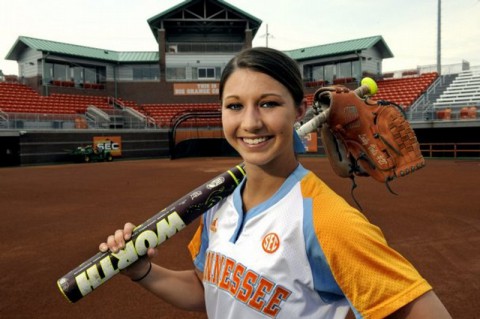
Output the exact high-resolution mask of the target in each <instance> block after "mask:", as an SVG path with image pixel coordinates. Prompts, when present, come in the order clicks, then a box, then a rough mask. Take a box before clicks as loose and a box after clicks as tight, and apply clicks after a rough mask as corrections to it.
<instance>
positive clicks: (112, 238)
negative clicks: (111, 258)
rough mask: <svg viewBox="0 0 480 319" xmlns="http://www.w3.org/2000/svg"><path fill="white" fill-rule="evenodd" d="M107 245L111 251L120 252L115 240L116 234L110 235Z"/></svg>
mask: <svg viewBox="0 0 480 319" xmlns="http://www.w3.org/2000/svg"><path fill="white" fill-rule="evenodd" d="M107 245H108V248H109V249H110V251H111V252H113V253H116V252H118V249H119V247H118V243H117V241H116V240H115V236H113V235H110V236H108V238H107Z"/></svg>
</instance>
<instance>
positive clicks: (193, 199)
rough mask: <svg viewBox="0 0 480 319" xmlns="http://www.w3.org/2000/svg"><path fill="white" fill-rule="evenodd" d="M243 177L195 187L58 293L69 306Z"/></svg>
mask: <svg viewBox="0 0 480 319" xmlns="http://www.w3.org/2000/svg"><path fill="white" fill-rule="evenodd" d="M370 90H371V87H370V86H368V85H362V86H360V87H359V88H357V89H356V90H355V92H356V93H357V94H358V95H359V96H363V95H365V94H368V92H370ZM328 111H329V110H328V109H327V110H322V112H320V113H318V114H316V115H315V116H313V117H312V118H311V119H310V120H309V121H308V122H306V123H305V124H303V125H302V126H300V128H298V129H297V133H298V135H299V136H301V137H302V136H305V135H307V134H308V133H310V132H313V131H316V130H317V129H318V128H319V127H321V126H322V124H323V123H325V122H326V120H327V117H328ZM244 177H245V171H244V166H243V164H239V165H237V166H235V167H233V168H231V169H229V170H227V171H226V172H224V173H222V174H220V175H218V176H216V177H215V178H213V179H212V180H210V181H208V182H207V183H205V184H203V185H201V186H199V187H197V188H196V189H194V190H193V191H191V192H189V193H188V194H186V195H184V196H182V197H181V198H180V199H178V200H177V201H175V202H174V203H172V204H171V205H169V206H168V207H166V208H165V209H163V210H161V211H160V212H159V213H157V214H156V215H154V216H152V217H151V218H149V219H148V220H146V221H145V222H144V223H142V224H141V225H139V226H138V227H136V228H135V230H134V231H133V234H132V238H131V240H129V241H128V242H127V243H126V246H125V248H124V249H122V250H120V251H119V252H117V253H112V252H110V251H108V252H99V253H97V254H96V255H94V256H93V257H91V258H90V259H88V260H86V261H85V262H84V263H82V264H81V265H80V266H78V267H76V268H75V269H73V270H71V271H70V272H68V273H67V274H65V275H64V276H62V277H61V278H60V279H58V280H57V286H58V288H59V289H60V291H61V293H62V294H63V295H64V296H65V298H67V300H68V301H70V302H72V303H73V302H76V301H78V300H80V299H82V298H83V297H85V296H86V295H87V294H89V293H91V292H92V291H94V290H95V289H97V288H98V287H99V286H100V285H102V284H103V283H105V282H106V281H108V280H109V279H110V278H112V277H113V276H114V275H116V274H118V273H119V272H120V270H122V269H125V268H127V267H128V266H129V265H131V264H133V263H134V262H135V261H137V260H138V259H139V258H140V257H142V256H144V255H146V253H147V249H148V248H149V247H156V246H158V245H160V244H162V243H163V242H164V241H166V240H167V239H169V238H171V237H172V236H174V235H175V234H176V233H177V232H179V231H181V230H182V229H183V228H185V227H186V226H187V225H188V224H190V223H191V222H193V221H194V220H195V219H196V218H198V217H199V216H200V215H202V214H203V213H204V212H206V211H207V210H208V209H209V208H211V207H213V206H214V205H216V204H217V203H218V202H220V201H221V200H222V199H224V198H226V197H227V196H228V195H230V194H231V193H232V192H233V191H234V189H235V188H236V187H237V185H238V184H239V183H240V182H241V181H242V180H243V178H244Z"/></svg>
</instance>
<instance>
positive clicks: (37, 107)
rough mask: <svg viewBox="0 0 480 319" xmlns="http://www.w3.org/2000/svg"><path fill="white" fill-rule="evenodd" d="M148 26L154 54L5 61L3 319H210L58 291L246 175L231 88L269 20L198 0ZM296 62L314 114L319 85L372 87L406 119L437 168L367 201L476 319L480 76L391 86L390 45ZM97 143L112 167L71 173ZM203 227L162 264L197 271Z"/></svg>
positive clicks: (127, 288) (419, 70)
mask: <svg viewBox="0 0 480 319" xmlns="http://www.w3.org/2000/svg"><path fill="white" fill-rule="evenodd" d="M147 23H148V25H149V29H150V32H151V34H149V36H151V37H153V38H152V42H155V43H156V44H157V46H158V50H157V51H145V52H143V51H142V52H139V51H133V50H132V51H116V50H111V49H109V48H102V47H91V46H85V45H82V43H76V42H75V41H72V43H67V42H63V41H56V40H55V37H54V36H53V39H43V38H38V37H30V36H28V35H19V36H18V38H17V40H16V41H15V42H14V43H12V44H11V48H10V50H9V51H8V52H7V53H6V59H7V60H10V61H16V63H17V64H18V75H5V74H3V73H2V72H0V202H1V203H2V208H1V209H0V211H1V213H0V215H1V216H2V218H4V220H5V221H6V222H5V223H2V227H1V228H0V233H1V234H2V235H1V236H2V237H0V243H1V244H0V245H1V246H0V247H1V249H2V258H1V260H0V270H1V271H2V273H4V274H5V276H3V278H2V279H0V281H1V284H0V293H1V295H2V301H1V302H0V316H2V318H64V317H65V316H68V317H69V318H71V319H75V318H97V317H101V318H118V317H120V316H130V317H133V318H149V317H152V316H156V317H157V316H158V317H161V318H197V319H205V318H206V315H205V314H203V313H196V312H186V311H182V310H179V309H176V308H174V307H173V306H170V305H169V304H167V303H164V302H162V301H159V300H158V299H157V298H155V297H154V296H152V295H151V294H149V293H147V292H146V291H145V290H143V289H141V288H138V289H132V285H131V283H130V281H129V280H127V279H126V278H123V276H117V277H116V278H114V279H112V280H111V282H109V283H108V284H106V285H105V286H106V287H102V288H100V289H98V290H96V291H95V293H92V295H91V296H88V297H86V298H84V299H83V300H81V301H79V302H78V303H75V304H70V303H68V302H67V301H66V300H65V298H64V296H62V294H61V293H60V292H59V291H58V287H57V286H56V281H57V280H58V279H59V278H60V276H62V275H63V274H65V273H66V272H68V271H70V270H71V269H73V268H74V267H75V266H77V265H79V264H80V263H82V262H84V261H85V260H86V259H87V258H88V257H91V256H92V255H94V254H95V253H97V247H98V243H99V242H100V241H101V240H104V237H105V235H106V234H110V233H111V232H112V230H113V229H115V228H118V226H119V225H120V224H122V223H123V222H125V221H132V222H135V223H137V224H139V223H142V222H144V221H146V220H147V219H148V218H150V217H151V216H152V215H154V214H156V213H157V212H159V211H160V210H161V209H162V208H165V207H167V206H168V205H169V204H171V203H174V202H175V201H176V200H178V199H179V198H180V197H181V196H183V195H185V194H188V192H190V191H192V189H194V188H195V187H197V186H199V185H202V184H203V183H205V182H206V181H208V180H210V179H211V178H214V177H215V176H217V175H218V174H221V173H224V172H225V171H226V170H228V169H229V168H231V167H233V166H235V165H237V164H238V163H239V160H240V159H239V157H238V155H237V154H236V153H235V152H234V150H233V149H232V148H231V147H230V146H229V145H228V143H227V142H226V141H225V139H224V136H223V132H222V127H221V120H220V116H221V114H220V102H219V98H218V83H219V79H220V75H221V72H222V70H223V68H224V66H225V65H226V63H227V62H228V61H229V60H230V59H231V58H232V57H233V56H234V55H235V54H236V53H238V52H239V51H241V50H242V49H244V48H250V47H252V46H253V40H254V39H255V38H256V37H258V36H260V35H259V34H258V33H259V30H260V26H261V25H262V24H263V23H264V22H263V21H262V20H261V19H260V18H258V17H255V16H253V15H251V14H250V13H248V12H245V11H244V10H242V9H241V8H239V7H236V6H233V5H231V4H229V3H228V1H223V0H186V1H183V2H181V3H180V4H178V5H176V6H173V7H171V8H169V9H167V10H165V11H162V12H160V13H158V14H156V15H154V16H152V17H151V18H149V19H148V20H147ZM284 52H285V53H286V54H287V55H289V56H290V57H292V58H293V59H294V60H296V61H297V63H298V66H299V68H300V71H301V73H302V75H303V81H304V89H305V93H306V97H307V99H308V101H309V103H310V104H311V103H312V98H313V94H314V93H315V92H316V90H317V89H319V88H321V87H324V86H329V85H334V84H341V85H344V86H346V87H348V88H351V89H355V88H357V87H358V86H359V85H360V81H361V79H362V78H364V77H371V78H373V79H375V81H376V82H377V84H378V87H379V91H378V93H377V94H375V95H374V96H372V98H373V99H375V100H386V101H391V102H394V103H396V104H398V105H399V106H400V107H401V108H402V109H403V111H404V112H405V116H406V118H407V120H408V121H409V123H410V124H411V126H412V128H413V129H414V131H415V133H416V135H417V138H418V141H419V142H420V145H421V149H422V154H423V156H424V157H425V159H426V161H427V166H426V168H423V169H422V170H421V171H419V172H416V173H415V174H412V175H411V176H409V177H408V178H399V179H398V180H395V181H394V183H392V185H391V186H392V189H393V190H394V192H395V193H398V194H399V196H395V195H393V194H391V193H389V192H388V191H387V190H386V188H385V185H383V184H381V183H376V182H374V181H371V179H364V178H358V179H357V183H358V189H357V190H356V191H355V192H356V197H357V199H358V200H359V202H360V203H361V204H362V207H363V208H364V209H365V215H366V216H367V217H368V219H369V220H371V222H372V223H374V224H376V225H379V227H380V228H381V229H382V231H384V232H385V236H386V238H388V241H389V244H390V245H391V246H392V247H394V248H395V249H397V250H398V251H399V252H400V253H401V254H403V255H405V257H406V258H407V259H409V260H411V261H412V263H413V264H414V265H415V266H416V267H417V268H418V270H419V271H420V273H421V274H422V275H423V276H424V277H425V278H426V279H427V280H428V281H429V282H430V283H431V284H432V286H433V287H434V290H435V291H436V293H437V294H438V296H439V297H440V298H441V300H442V301H443V302H444V303H445V306H446V307H447V309H448V310H449V312H450V313H451V315H452V316H453V317H454V318H476V317H477V316H478V312H479V311H480V303H479V301H478V298H476V297H475V296H478V294H479V293H480V288H479V287H480V281H479V279H480V276H479V274H480V264H479V260H480V256H479V250H478V247H479V244H480V232H479V229H480V220H479V214H478V212H479V207H480V197H479V196H478V181H479V178H480V170H479V168H480V166H479V161H478V159H479V158H480V140H479V137H480V113H479V109H480V66H474V65H470V63H469V62H468V61H463V62H462V63H459V64H449V65H442V66H441V67H440V68H439V66H438V65H425V66H415V67H412V68H409V69H402V70H398V71H394V72H384V71H383V62H384V60H385V59H391V58H393V57H394V52H392V50H391V49H390V48H389V45H388V43H387V41H385V39H384V37H383V36H382V35H379V34H372V35H366V36H365V37H359V38H353V39H351V38H345V39H341V40H340V41H337V42H333V43H329V44H321V45H315V46H308V47H299V48H297V49H292V50H286V51H284ZM305 143H306V145H305V146H306V154H304V155H300V160H301V162H302V164H303V165H304V166H305V167H306V168H308V169H309V170H312V171H313V172H315V173H316V174H318V175H319V176H321V178H322V179H323V180H325V182H326V183H327V184H328V185H330V186H331V188H332V189H334V190H335V191H336V192H337V193H339V194H340V195H341V196H342V197H344V198H345V200H346V201H348V202H349V203H350V204H351V205H352V206H355V202H354V200H353V198H352V193H351V192H352V189H351V183H350V181H349V180H346V179H341V178H338V176H337V175H335V174H334V172H333V171H332V169H331V167H330V165H329V162H328V158H327V157H326V156H325V150H324V147H323V145H322V140H321V137H320V136H319V134H317V133H311V134H310V135H309V136H308V138H307V139H306V140H305ZM89 145H92V146H94V147H96V148H98V149H103V150H108V151H109V153H110V154H111V155H112V156H113V158H114V161H113V162H112V163H110V162H109V163H106V162H105V163H86V162H85V163H73V162H74V157H73V156H72V152H73V151H74V150H76V149H78V148H79V147H86V146H89ZM84 159H85V158H84ZM89 159H91V158H89ZM170 159H175V160H170ZM89 161H90V160H89ZM197 225H198V224H197V222H192V224H191V225H189V226H188V227H186V229H185V230H183V231H182V232H179V233H178V234H177V235H175V236H176V237H175V239H173V240H169V241H167V242H165V243H164V244H163V246H162V248H161V254H160V255H161V256H158V257H155V258H157V260H158V262H159V263H161V264H163V265H165V266H166V267H170V268H172V269H187V268H191V267H192V261H191V258H190V256H189V255H188V252H187V249H186V246H187V245H188V243H189V241H190V240H191V238H192V237H193V235H194V233H195V230H196V227H197ZM134 288H137V287H134ZM347 318H349V319H350V318H353V314H352V313H350V314H349V315H348V316H347Z"/></svg>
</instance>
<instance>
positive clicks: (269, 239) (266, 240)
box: [262, 233, 280, 254]
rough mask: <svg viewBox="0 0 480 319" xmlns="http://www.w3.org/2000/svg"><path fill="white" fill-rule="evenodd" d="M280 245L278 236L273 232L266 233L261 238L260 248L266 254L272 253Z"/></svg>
mask: <svg viewBox="0 0 480 319" xmlns="http://www.w3.org/2000/svg"><path fill="white" fill-rule="evenodd" d="M278 247H280V238H278V235H277V234H275V233H269V234H266V235H265V237H263V240H262V248H263V250H264V251H265V252H266V253H268V254H273V253H274V252H276V251H277V249H278Z"/></svg>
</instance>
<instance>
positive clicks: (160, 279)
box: [138, 264, 205, 311]
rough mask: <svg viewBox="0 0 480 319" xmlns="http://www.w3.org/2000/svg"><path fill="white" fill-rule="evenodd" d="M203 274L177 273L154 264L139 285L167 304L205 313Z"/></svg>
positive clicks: (192, 272) (184, 271)
mask: <svg viewBox="0 0 480 319" xmlns="http://www.w3.org/2000/svg"><path fill="white" fill-rule="evenodd" d="M200 276H201V273H199V272H198V273H197V271H196V270H193V269H192V270H183V271H175V270H170V269H166V268H163V267H161V266H159V265H155V264H152V270H151V272H150V273H149V274H148V276H147V277H145V278H144V279H142V280H140V281H139V282H138V283H139V284H140V285H141V286H142V287H144V288H145V289H147V290H148V291H150V292H151V293H153V294H154V295H156V296H157V297H159V298H161V299H162V300H164V301H165V302H167V303H169V304H171V305H173V306H175V307H178V308H181V309H184V310H189V311H205V299H204V291H203V284H202V282H201V280H200V278H201V277H200Z"/></svg>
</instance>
